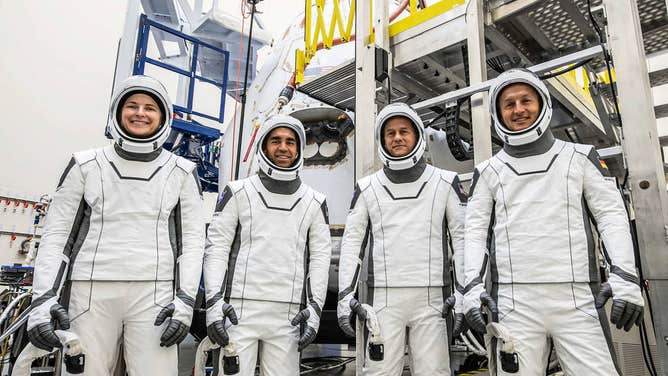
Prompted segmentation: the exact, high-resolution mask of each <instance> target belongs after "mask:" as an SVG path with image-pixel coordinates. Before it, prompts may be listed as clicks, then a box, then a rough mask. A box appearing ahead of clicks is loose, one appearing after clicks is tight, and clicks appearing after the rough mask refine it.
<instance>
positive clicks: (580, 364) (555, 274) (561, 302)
mask: <svg viewBox="0 0 668 376" xmlns="http://www.w3.org/2000/svg"><path fill="white" fill-rule="evenodd" d="M513 84H525V85H528V86H524V87H527V90H529V91H530V90H534V91H535V94H537V98H538V101H539V103H540V109H539V111H538V112H537V117H536V120H535V121H534V122H533V123H532V124H531V125H529V126H528V127H527V128H525V129H522V130H519V131H517V130H516V131H513V130H511V129H510V128H509V127H507V126H506V124H505V122H504V118H503V117H502V115H501V112H502V110H501V104H500V101H501V99H502V98H503V97H502V95H503V94H502V92H503V91H504V90H505V89H510V87H509V86H510V85H513ZM521 86H523V85H515V86H514V87H515V88H518V87H521ZM531 88H533V89H531ZM517 108H519V107H517ZM513 111H515V110H513ZM490 112H491V114H492V117H493V119H494V123H495V128H496V132H497V134H498V135H499V136H500V137H501V139H502V140H503V141H504V143H505V145H504V148H503V150H502V151H499V152H498V153H497V154H496V155H495V156H493V157H492V158H490V159H488V160H487V161H484V162H482V163H480V164H479V165H477V166H476V168H475V171H474V176H473V182H472V186H471V191H470V199H469V204H468V210H467V215H466V241H465V243H466V245H465V252H464V255H465V281H466V288H465V291H466V293H465V298H464V310H465V312H466V317H467V320H468V321H469V324H470V325H471V326H472V327H473V328H474V329H477V330H478V331H484V330H485V328H484V325H485V323H484V321H483V318H482V316H481V310H480V306H481V304H483V305H487V306H488V307H489V308H490V310H491V312H492V316H493V317H492V319H493V320H494V321H496V322H498V323H500V324H501V325H503V327H505V329H507V331H508V333H509V334H510V335H511V336H512V338H513V342H514V345H515V353H516V355H513V354H505V353H501V352H499V349H498V347H497V346H495V344H494V342H492V343H493V345H492V347H493V348H492V349H491V351H490V357H491V361H492V362H494V361H495V360H496V359H497V358H498V359H499V361H497V369H498V372H499V374H506V373H505V372H504V370H503V369H506V370H508V369H512V368H513V367H512V365H511V364H510V363H513V362H516V363H518V364H519V373H518V374H520V375H531V376H533V375H536V376H537V375H544V374H545V368H546V362H547V358H548V355H549V351H550V346H549V341H550V340H551V341H552V343H553V344H554V347H555V349H556V351H557V355H558V357H559V360H560V362H561V365H562V367H563V369H564V371H565V373H566V374H569V375H606V376H609V375H617V374H618V372H619V371H618V370H617V369H616V365H615V353H614V349H613V348H612V344H611V342H610V332H609V327H608V325H607V323H606V322H605V320H606V315H605V312H604V310H603V309H602V308H601V307H602V306H603V304H604V303H605V300H606V299H607V297H608V296H613V299H614V300H613V311H612V316H611V319H612V321H613V322H614V323H616V324H617V327H618V328H619V327H622V326H623V327H624V328H625V329H626V330H629V329H630V327H631V326H632V325H633V324H634V323H636V322H638V320H640V319H642V306H643V298H642V296H641V292H640V288H639V284H638V277H637V275H636V272H635V264H634V257H633V245H632V241H631V234H630V230H629V224H628V220H627V214H626V211H625V208H624V204H623V202H622V198H621V195H620V193H619V191H618V190H617V187H616V184H615V180H614V178H611V177H609V176H610V175H609V173H608V171H607V167H606V166H605V164H604V163H603V162H601V161H600V160H599V157H598V154H597V153H596V151H595V150H594V148H593V147H592V146H591V145H580V144H573V143H569V142H564V141H560V140H555V139H554V137H553V136H552V134H551V132H550V130H549V128H548V126H549V122H550V118H551V114H552V104H551V100H550V95H549V93H548V91H547V88H546V86H545V85H544V84H543V83H542V82H541V81H540V80H539V79H538V78H537V77H536V76H535V75H534V74H533V73H531V72H528V71H525V70H510V71H508V72H506V73H503V74H502V75H500V76H499V77H498V78H497V79H496V80H495V81H494V83H493V84H492V86H491V88H490ZM513 116H515V115H513ZM517 118H518V119H523V118H526V114H523V113H519V112H518V113H517ZM512 121H514V120H512ZM590 220H593V221H594V223H595V224H596V226H597V228H598V230H599V232H600V237H601V239H602V240H603V243H604V244H605V249H606V250H607V258H608V262H609V263H610V265H611V268H610V272H611V273H610V277H609V279H608V283H607V284H605V285H603V288H602V289H601V286H600V277H599V262H598V260H597V252H596V249H595V244H594V240H593V239H594V238H593V237H592V232H591V228H590ZM487 259H489V267H490V273H491V281H492V286H491V296H490V294H488V293H487V292H485V289H484V286H483V284H484V282H483V281H484V277H483V274H484V269H485V267H486V266H485V265H486V262H487ZM599 290H601V293H600V294H599ZM597 295H598V297H597ZM495 302H496V304H495ZM497 306H498V310H497ZM513 358H515V360H513ZM504 362H506V363H507V364H506V365H505V366H501V365H502V364H504ZM516 365H517V364H516ZM502 368H503V369H502Z"/></svg>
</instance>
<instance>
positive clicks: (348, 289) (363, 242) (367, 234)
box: [339, 220, 373, 299]
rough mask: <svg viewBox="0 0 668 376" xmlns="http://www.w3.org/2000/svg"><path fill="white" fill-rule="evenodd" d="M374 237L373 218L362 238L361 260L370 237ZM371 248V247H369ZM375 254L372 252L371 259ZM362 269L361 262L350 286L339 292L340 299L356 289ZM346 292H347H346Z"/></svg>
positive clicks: (359, 256)
mask: <svg viewBox="0 0 668 376" xmlns="http://www.w3.org/2000/svg"><path fill="white" fill-rule="evenodd" d="M370 237H372V235H371V220H369V223H368V224H367V226H366V232H365V233H364V239H363V240H362V244H361V245H360V253H359V255H358V256H357V257H358V259H359V260H360V261H362V260H364V251H365V249H366V246H367V243H368V242H369V238H370ZM369 248H371V247H369ZM372 257H373V256H372V255H371V254H370V255H369V259H371V258H372ZM369 263H370V265H372V264H373V262H372V261H369ZM360 269H361V264H358V265H357V267H356V268H355V274H354V275H353V279H352V281H350V286H348V287H347V288H346V289H345V290H343V291H342V292H341V293H339V299H341V298H343V297H344V296H346V295H347V294H348V293H350V292H351V291H355V286H356V285H357V280H358V278H359V274H360V271H361V270H360ZM344 292H345V294H344Z"/></svg>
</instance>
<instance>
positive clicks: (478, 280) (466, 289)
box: [464, 277, 482, 294]
mask: <svg viewBox="0 0 668 376" xmlns="http://www.w3.org/2000/svg"><path fill="white" fill-rule="evenodd" d="M481 283H482V279H481V278H480V277H475V278H473V281H471V282H470V283H469V284H468V285H466V287H464V294H466V293H467V292H469V291H471V289H472V288H474V287H475V286H477V285H479V284H481Z"/></svg>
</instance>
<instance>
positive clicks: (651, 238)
mask: <svg viewBox="0 0 668 376" xmlns="http://www.w3.org/2000/svg"><path fill="white" fill-rule="evenodd" d="M603 4H604V5H605V10H606V13H607V17H608V33H609V44H610V48H611V51H612V56H613V59H614V65H615V72H616V73H617V87H618V89H619V103H620V106H621V108H620V111H621V117H622V122H623V124H624V128H623V132H624V135H623V136H624V137H623V141H622V145H623V148H624V155H625V156H626V161H627V165H628V169H629V188H630V190H631V198H632V201H633V202H632V204H633V209H634V210H633V211H634V213H635V220H636V227H637V230H638V243H639V246H640V259H641V264H642V268H643V272H644V274H645V275H644V277H645V278H646V279H647V280H649V288H650V299H651V300H652V308H653V312H652V313H653V317H654V332H655V335H656V343H657V345H656V347H657V354H658V359H657V361H658V363H659V367H660V368H662V369H663V371H659V373H660V374H662V375H668V368H667V367H668V364H666V361H667V359H668V316H666V312H668V234H667V231H668V230H667V227H666V225H667V224H668V197H667V195H666V180H665V175H664V173H663V163H662V160H661V154H660V150H659V141H658V137H657V128H656V119H655V116H654V108H653V103H652V101H651V99H650V98H652V93H651V90H650V83H649V76H648V74H647V63H646V57H645V51H644V48H643V40H642V32H641V29H640V19H639V16H638V6H637V4H636V0H604V1H603ZM661 363H663V364H661ZM661 372H663V373H661Z"/></svg>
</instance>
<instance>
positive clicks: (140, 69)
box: [132, 14, 230, 123]
mask: <svg viewBox="0 0 668 376" xmlns="http://www.w3.org/2000/svg"><path fill="white" fill-rule="evenodd" d="M151 27H155V28H156V29H159V30H162V31H164V32H166V33H169V34H172V35H175V36H177V37H179V38H182V39H183V40H186V41H189V42H191V43H192V44H193V53H192V59H191V61H190V70H189V71H187V70H185V69H181V68H179V67H176V66H174V65H171V64H167V63H164V62H162V61H158V60H155V59H152V58H150V57H147V56H146V51H147V48H148V39H149V35H150V28H151ZM200 46H204V47H206V48H209V49H211V50H213V51H215V52H218V53H220V54H222V55H223V56H225V65H224V68H223V77H222V80H221V82H217V81H214V80H211V79H208V78H206V77H203V76H200V75H198V74H197V56H198V53H199V48H200ZM136 52H137V53H136V55H135V56H136V57H135V62H134V67H133V71H132V74H134V75H137V74H143V73H144V69H145V67H146V63H149V64H152V65H155V66H158V67H160V68H163V69H166V70H169V71H172V72H175V73H178V74H180V75H183V76H187V77H189V78H190V84H189V88H188V99H187V104H186V107H183V106H179V105H176V104H175V105H174V110H176V111H181V112H185V113H188V114H192V115H196V116H201V117H203V118H206V119H210V120H214V121H217V122H219V123H222V122H223V120H224V116H225V94H226V93H227V75H228V68H229V65H230V53H229V51H225V50H223V49H220V48H218V47H215V46H213V45H210V44H208V43H206V42H203V41H200V40H199V39H196V38H193V37H192V36H190V35H187V34H184V33H182V32H180V31H178V30H174V29H171V28H169V27H167V26H165V25H161V24H159V23H157V22H155V21H153V20H151V19H149V18H148V17H147V16H146V15H145V14H142V15H141V17H140V20H139V30H138V32H137V51H136ZM195 80H199V81H202V82H206V83H208V84H211V85H214V86H216V87H218V88H220V89H221V97H220V107H219V109H218V117H216V116H212V115H209V114H205V113H202V112H198V111H193V108H192V107H193V97H194V94H195Z"/></svg>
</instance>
